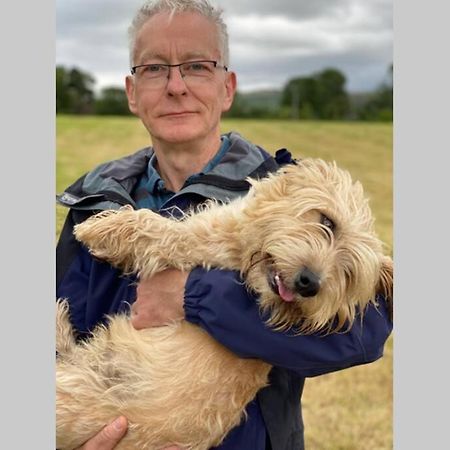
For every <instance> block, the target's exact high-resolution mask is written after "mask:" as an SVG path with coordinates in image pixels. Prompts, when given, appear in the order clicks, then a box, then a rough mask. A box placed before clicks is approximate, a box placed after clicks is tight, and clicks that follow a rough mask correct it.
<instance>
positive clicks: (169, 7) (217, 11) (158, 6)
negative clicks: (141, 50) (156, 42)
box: [128, 0, 230, 66]
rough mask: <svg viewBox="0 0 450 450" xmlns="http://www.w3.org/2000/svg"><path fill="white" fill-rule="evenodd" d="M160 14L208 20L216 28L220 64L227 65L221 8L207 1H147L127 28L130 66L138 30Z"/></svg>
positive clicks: (132, 60) (227, 52)
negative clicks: (194, 15) (192, 14)
mask: <svg viewBox="0 0 450 450" xmlns="http://www.w3.org/2000/svg"><path fill="white" fill-rule="evenodd" d="M160 12H168V13H170V15H171V16H173V15H175V14H178V13H182V12H197V13H199V14H201V15H202V16H203V17H205V18H206V19H208V20H210V21H211V22H212V23H213V24H214V25H215V26H216V28H217V36H218V38H219V49H220V53H221V58H222V61H221V62H222V64H223V65H225V66H228V65H229V58H230V57H229V49H228V31H227V25H226V24H225V22H224V21H223V18H222V12H223V10H222V9H221V8H219V7H218V6H214V5H213V4H211V2H210V1H209V0H148V1H146V2H145V3H144V4H143V5H142V6H141V7H140V8H139V10H138V11H137V13H136V14H135V16H134V18H133V21H132V22H131V25H130V27H129V28H128V40H129V41H128V42H129V52H130V66H133V65H134V56H135V55H134V52H135V46H136V36H137V34H138V33H139V30H140V29H141V28H142V26H143V25H144V24H145V22H147V20H148V19H150V17H152V16H154V15H155V14H158V13H160Z"/></svg>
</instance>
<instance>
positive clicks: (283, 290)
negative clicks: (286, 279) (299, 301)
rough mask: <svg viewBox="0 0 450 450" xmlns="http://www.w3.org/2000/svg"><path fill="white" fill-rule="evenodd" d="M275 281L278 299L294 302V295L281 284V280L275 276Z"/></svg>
mask: <svg viewBox="0 0 450 450" xmlns="http://www.w3.org/2000/svg"><path fill="white" fill-rule="evenodd" d="M275 281H276V283H277V286H278V293H279V294H280V297H281V298H282V299H283V300H284V301H285V302H292V301H294V296H295V294H294V293H293V292H292V291H291V290H290V289H289V288H287V287H286V285H285V284H284V283H283V281H282V280H281V278H280V277H279V276H277V277H276V278H275Z"/></svg>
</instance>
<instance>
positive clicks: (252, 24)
mask: <svg viewBox="0 0 450 450" xmlns="http://www.w3.org/2000/svg"><path fill="white" fill-rule="evenodd" d="M140 4H141V0H127V1H123V0H95V1H92V0H57V1H56V24H57V41H56V61H57V63H58V64H64V65H67V66H77V67H79V68H80V69H82V70H85V71H88V72H89V73H92V75H93V76H94V78H95V79H96V80H97V84H98V87H103V86H107V85H123V79H124V77H125V75H126V74H127V73H128V68H129V67H128V41H127V28H128V25H129V23H130V22H131V19H132V16H133V14H134V12H135V10H136V9H137V8H138V7H139V6H140ZM222 4H223V6H224V9H225V12H224V16H225V19H226V21H227V24H228V29H229V35H230V53H231V67H232V69H233V70H235V71H236V72H237V74H238V79H239V86H240V88H241V89H243V90H250V89H255V88H258V87H262V86H267V87H269V86H271V87H282V85H283V84H284V83H285V82H287V80H288V79H289V78H291V77H293V76H299V75H309V74H311V73H312V72H313V71H318V70H322V69H323V68H325V67H336V68H338V69H339V70H341V71H343V72H344V74H345V75H346V77H347V79H348V84H347V88H348V89H349V90H352V91H361V90H369V89H373V88H375V87H376V86H377V85H378V84H379V83H380V82H381V81H382V80H383V77H384V75H385V73H386V71H387V69H388V67H389V65H390V64H391V62H392V1H391V0H365V1H364V2H363V1H360V0H314V1H312V0H278V1H277V2H274V1H273V0H250V1H245V2H242V1H241V0H227V1H226V2H225V1H223V3H222Z"/></svg>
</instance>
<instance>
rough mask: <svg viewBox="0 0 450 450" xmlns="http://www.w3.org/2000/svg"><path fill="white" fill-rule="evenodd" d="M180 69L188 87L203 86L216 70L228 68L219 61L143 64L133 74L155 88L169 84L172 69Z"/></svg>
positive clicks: (132, 69)
mask: <svg viewBox="0 0 450 450" xmlns="http://www.w3.org/2000/svg"><path fill="white" fill-rule="evenodd" d="M171 67H178V69H179V71H180V75H181V77H182V78H183V80H184V81H185V83H186V84H188V85H195V84H202V83H204V82H205V81H206V82H207V81H210V80H212V79H213V78H214V76H215V69H216V68H219V69H224V70H225V71H228V67H226V66H222V65H220V64H219V63H218V62H217V61H208V60H206V61H189V62H184V63H181V64H141V65H139V66H134V67H132V68H131V74H132V75H136V76H137V77H138V78H139V79H141V80H143V81H145V80H148V81H149V82H151V83H152V85H153V86H154V87H162V86H163V85H165V84H166V83H167V80H168V79H169V75H170V68H171Z"/></svg>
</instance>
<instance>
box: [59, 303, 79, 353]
mask: <svg viewBox="0 0 450 450" xmlns="http://www.w3.org/2000/svg"><path fill="white" fill-rule="evenodd" d="M55 343H56V352H57V353H58V356H59V357H63V356H67V355H69V354H70V353H71V351H72V349H73V348H74V346H75V345H76V344H75V338H74V335H73V328H72V325H71V323H70V319H69V303H68V302H67V300H65V299H58V300H57V301H56V342H55Z"/></svg>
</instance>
